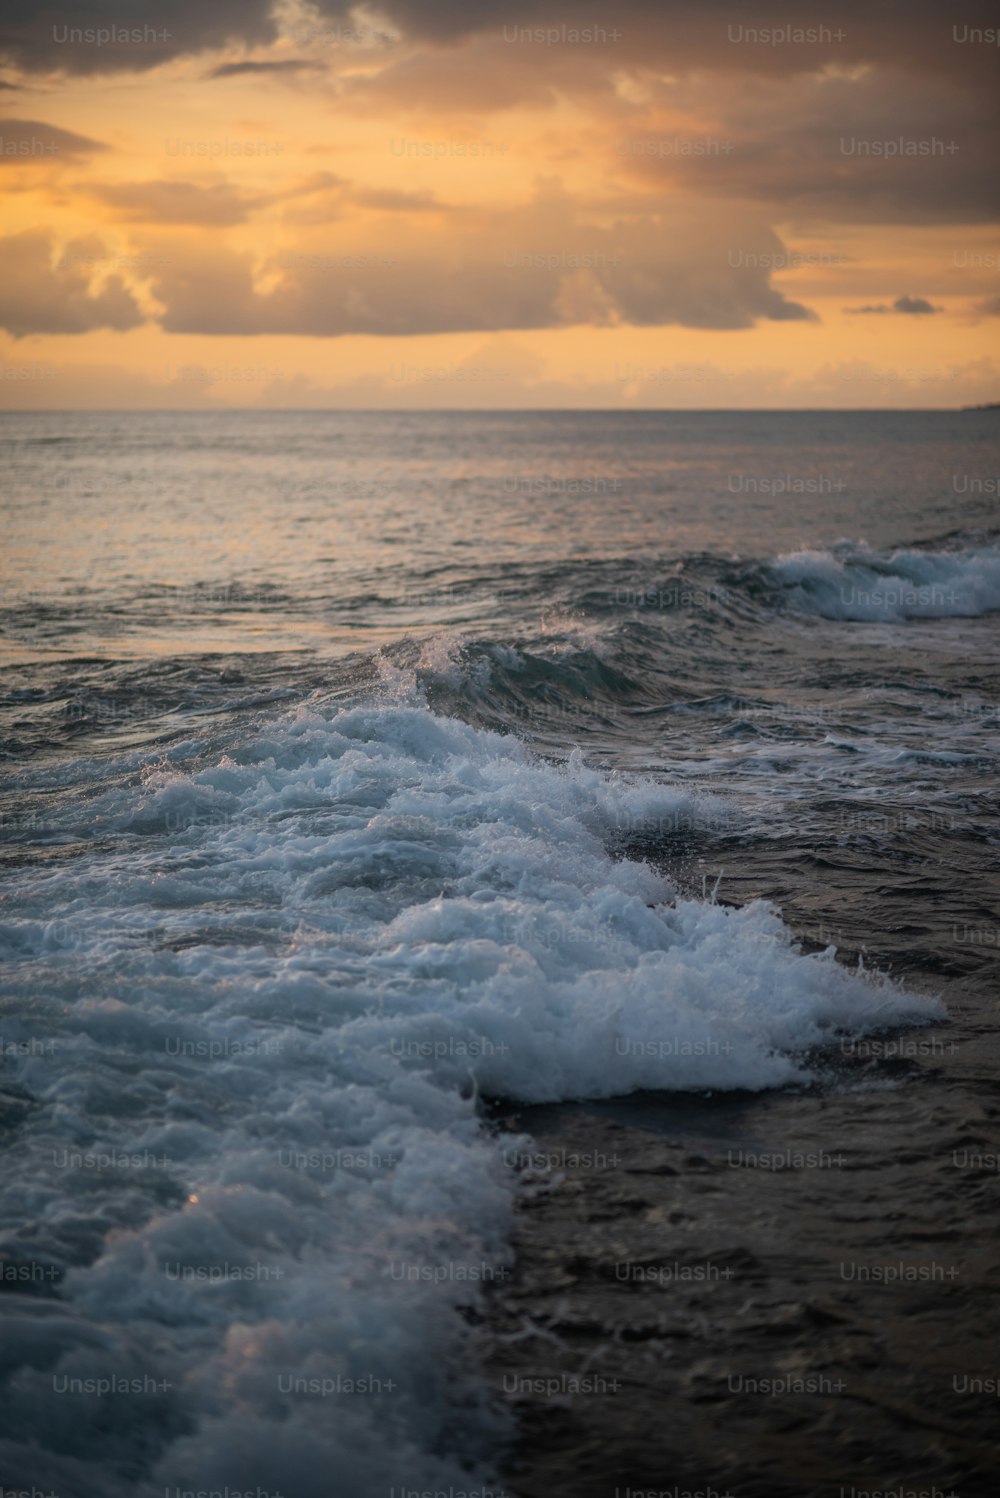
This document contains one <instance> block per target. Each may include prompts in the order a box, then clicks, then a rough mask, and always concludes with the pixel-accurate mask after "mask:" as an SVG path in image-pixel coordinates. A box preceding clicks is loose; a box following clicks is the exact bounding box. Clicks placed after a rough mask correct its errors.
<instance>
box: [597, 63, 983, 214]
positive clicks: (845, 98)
mask: <svg viewBox="0 0 1000 1498" xmlns="http://www.w3.org/2000/svg"><path fill="white" fill-rule="evenodd" d="M667 99H670V100H671V101H672V102H673V105H674V107H675V108H684V109H686V110H689V111H696V110H698V107H699V105H700V106H701V110H702V111H708V110H711V111H712V114H713V115H714V119H715V123H714V124H713V126H712V128H711V130H710V131H709V132H707V139H708V142H709V148H708V149H706V151H705V153H704V154H702V155H695V154H684V145H685V139H686V136H687V135H689V134H690V133H691V132H684V131H677V130H673V131H669V130H665V129H661V130H655V129H653V128H651V127H649V126H646V127H644V128H643V129H642V130H641V131H636V130H629V129H627V128H626V129H622V130H621V131H620V133H619V138H618V139H616V140H615V141H614V143H613V145H612V144H611V143H609V154H610V153H611V151H612V150H613V151H614V152H615V153H616V154H618V155H619V156H620V157H621V162H622V166H623V168H624V170H625V171H626V172H627V173H628V174H629V175H630V176H631V177H633V178H635V179H638V180H641V181H643V182H645V183H646V184H647V185H648V184H653V183H657V182H658V183H660V184H661V185H663V186H664V187H672V186H675V185H678V184H681V185H683V186H685V187H690V188H698V189H699V190H701V191H704V192H706V193H716V194H718V195H719V196H724V197H726V198H729V199H741V198H742V199H747V200H752V201H756V202H760V203H766V204H768V205H769V206H770V208H771V209H772V210H775V209H779V208H780V209H781V210H782V211H785V212H789V213H793V214H794V215H795V216H796V218H797V220H799V221H814V222H826V221H831V220H832V221H839V222H845V223H952V222H956V221H958V222H966V223H977V222H993V221H994V220H995V218H996V216H997V198H998V195H997V190H996V169H995V158H996V139H995V132H993V133H991V131H990V130H989V128H988V126H986V125H984V123H983V121H984V116H983V104H982V100H981V99H978V98H977V97H976V96H975V95H974V94H972V93H970V92H969V91H968V90H966V89H960V88H956V87H954V86H953V85H952V84H951V83H950V82H949V81H947V80H940V79H938V80H933V79H925V80H918V79H915V78H913V77H911V76H908V75H905V74H902V73H899V72H894V71H886V72H868V73H865V74H862V75H860V76H858V77H829V78H825V79H823V80H822V81H821V82H817V80H815V79H812V78H807V77H804V76H802V77H795V78H788V79H785V80H783V81H782V82H781V83H776V82H765V81H764V80H750V81H748V82H747V83H746V84H745V85H744V87H743V88H742V89H740V90H738V91H733V92H730V93H725V92H723V93H722V94H719V93H718V91H717V90H715V89H714V87H713V85H712V80H707V81H706V83H705V84H704V85H703V86H700V85H697V84H692V85H690V86H689V87H687V88H685V89H683V90H680V91H678V90H668V89H667V88H664V89H663V90H662V96H661V102H662V105H663V107H664V108H665V107H666V101H667Z"/></svg>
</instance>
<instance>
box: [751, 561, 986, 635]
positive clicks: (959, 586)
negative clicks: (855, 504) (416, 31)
mask: <svg viewBox="0 0 1000 1498" xmlns="http://www.w3.org/2000/svg"><path fill="white" fill-rule="evenodd" d="M772 570H773V572H774V574H775V575H776V577H777V580H778V581H779V583H780V584H781V585H782V586H783V587H784V588H785V589H787V590H788V591H789V593H790V595H791V597H792V599H793V601H794V603H795V604H796V606H797V607H798V608H801V609H802V610H804V611H805V612H806V613H811V614H818V615H819V616H820V618H822V619H854V620H868V621H878V620H882V621H885V620H894V619H912V618H917V619H937V618H948V617H965V618H971V617H975V616H977V615H979V614H986V613H989V612H990V611H991V610H993V609H1000V550H998V549H997V548H996V547H992V546H979V547H970V548H968V549H966V550H964V551H960V552H940V551H938V552H931V551H893V552H877V551H872V550H871V549H870V548H868V547H867V546H862V545H852V544H849V543H839V544H838V545H837V546H835V547H834V548H833V549H832V550H831V551H799V552H794V553H792V554H791V555H788V556H783V557H779V558H778V560H777V561H776V562H775V563H774V564H773V569H772Z"/></svg>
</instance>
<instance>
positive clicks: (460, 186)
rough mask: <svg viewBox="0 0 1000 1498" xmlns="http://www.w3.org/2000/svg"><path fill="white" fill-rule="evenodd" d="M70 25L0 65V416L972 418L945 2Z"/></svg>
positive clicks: (13, 46) (963, 114)
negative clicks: (514, 412)
mask: <svg viewBox="0 0 1000 1498" xmlns="http://www.w3.org/2000/svg"><path fill="white" fill-rule="evenodd" d="M73 11H74V7H71V6H66V5H63V6H54V7H50V6H46V5H42V6H40V7H35V8H34V10H33V13H32V15H30V16H26V17H25V18H24V19H23V20H20V21H14V22H9V21H8V22H5V23H4V26H3V29H2V31H0V51H2V52H3V54H4V56H5V58H6V65H5V66H4V68H3V72H2V77H3V79H4V80H5V85H4V87H3V89H2V91H0V101H2V113H3V118H2V119H0V174H2V180H3V181H4V182H5V184H6V189H7V190H6V192H5V195H4V197H5V202H4V226H3V237H2V239H0V326H2V329H3V331H2V332H0V374H2V379H0V402H2V403H3V405H4V406H5V407H8V408H14V409H25V408H73V407H117V408H121V407H174V406H179V407H198V406H204V407H209V408H211V407H214V406H219V405H223V406H229V405H235V406H247V405H258V404H260V405H264V406H300V407H301V406H305V407H308V406H317V407H336V406H348V407H358V406H361V407H380V406H385V407H403V406H443V407H450V406H461V407H465V406H486V407H493V406H500V407H504V406H506V407H533V406H596V407H623V408H629V407H647V406H653V407H657V406H663V407H720V406H734V407H755V406H770V407H791V406H839V407H862V406H875V407H878V406H929V407H941V406H960V405H963V404H969V403H974V402H977V401H988V400H995V399H997V398H1000V381H998V379H997V354H996V328H997V315H998V312H1000V233H998V229H997V219H998V207H997V193H996V188H995V185H994V184H995V161H996V134H997V131H996V123H997V112H996V104H995V99H996V98H997V97H998V96H1000V89H998V88H997V83H998V72H1000V48H998V47H997V46H996V45H995V43H993V42H991V41H990V36H993V37H995V30H994V31H991V30H990V28H995V26H996V21H995V20H994V19H993V18H992V17H991V14H990V11H991V7H989V6H987V5H985V4H979V3H978V0H977V3H976V4H970V5H969V6H967V7H965V8H964V9H963V12H962V14H961V15H959V14H958V13H957V12H956V11H955V10H954V9H952V8H949V7H945V6H944V5H943V4H941V3H938V4H934V5H927V4H917V5H915V6H910V7H907V8H906V9H905V11H904V9H903V8H902V7H900V6H898V5H894V6H888V5H884V4H883V5H880V4H878V3H868V4H861V3H859V0H850V3H847V4H842V5H840V6H838V7H837V8H836V12H835V14H834V15H833V16H832V17H831V15H830V13H829V11H828V10H824V9H822V8H820V7H810V6H805V7H803V6H802V5H801V4H799V5H797V6H792V5H791V4H789V3H787V0H783V3H773V4H770V5H768V4H764V5H761V6H758V7H755V8H754V11H753V14H752V16H751V12H750V10H749V8H748V7H747V6H746V5H745V4H740V3H737V0H733V3H727V0H720V3H714V4H711V5H709V4H706V3H704V0H701V3H697V0H685V3H678V0H659V3H653V0H628V3H625V4H623V5H622V4H620V5H617V6H615V7H613V8H611V7H602V6H598V5H592V4H588V3H586V0H584V3H570V0H564V3H559V0H550V3H546V4H544V5H535V4H531V3H518V0H512V3H508V4H506V5H501V4H492V3H483V4H478V5H469V4H460V3H458V0H387V3H386V4H385V6H384V7H382V8H381V9H380V10H379V11H377V12H376V11H375V10H370V11H366V10H364V9H362V8H355V9H354V10H351V9H350V8H348V7H346V6H342V5H339V4H337V3H335V0H334V3H327V4H323V5H322V6H319V7H309V6H305V5H301V4H299V3H291V0H289V3H280V4H278V5H277V6H275V5H273V4H271V3H268V0H220V3H217V4H213V3H211V0H206V3H204V4H196V3H195V0H164V3H161V4H157V5H156V6H155V7H154V6H151V5H147V4H141V3H133V4H131V5H128V4H121V3H120V4H118V5H115V6H109V7H107V8H105V7H104V6H103V5H102V4H100V3H98V4H96V5H89V6H87V8H86V10H85V11H76V13H75V14H74V13H73ZM73 27H77V28H90V32H89V33H88V32H86V31H84V32H83V34H82V35H74V34H73V32H72V30H71V28H73ZM116 27H117V28H122V27H127V28H129V31H128V34H127V35H121V34H112V35H108V34H107V33H108V32H113V29H114V28H116ZM102 28H105V29H106V30H105V32H104V34H103V35H102V34H101V32H102ZM800 32H801V33H802V34H799V33H800Z"/></svg>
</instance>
